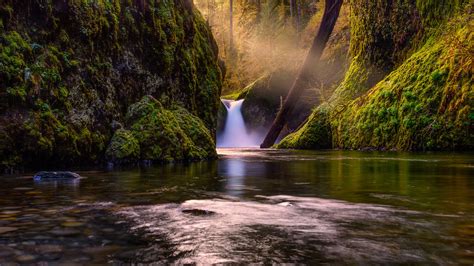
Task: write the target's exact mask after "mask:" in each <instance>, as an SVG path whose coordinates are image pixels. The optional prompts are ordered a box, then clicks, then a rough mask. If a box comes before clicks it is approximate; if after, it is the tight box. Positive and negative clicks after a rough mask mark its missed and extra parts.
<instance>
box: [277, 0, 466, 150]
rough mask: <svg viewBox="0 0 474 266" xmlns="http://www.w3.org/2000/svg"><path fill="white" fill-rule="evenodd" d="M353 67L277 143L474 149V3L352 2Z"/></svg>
mask: <svg viewBox="0 0 474 266" xmlns="http://www.w3.org/2000/svg"><path fill="white" fill-rule="evenodd" d="M350 4H351V8H352V14H351V48H350V53H351V57H352V62H351V65H350V67H349V69H348V71H347V73H346V77H345V79H344V80H343V81H342V83H341V84H340V85H339V86H338V88H337V89H336V91H335V92H334V94H333V96H332V98H331V99H330V100H329V101H328V102H327V103H325V104H323V105H321V106H319V107H318V108H316V110H315V111H314V113H313V115H312V116H311V117H310V119H309V121H308V123H306V124H305V125H304V126H303V127H302V128H301V129H300V130H299V131H297V132H295V133H294V134H292V135H290V136H288V137H287V138H286V139H285V140H283V141H282V142H281V143H280V144H279V145H278V146H279V147H281V148H306V149H312V148H347V149H363V148H374V149H396V150H457V149H472V148H473V146H474V135H473V134H474V133H473V129H474V128H473V127H474V111H473V109H472V108H473V106H474V98H473V97H474V89H473V76H472V75H473V68H472V65H473V54H474V47H473V41H474V40H473V38H474V37H473V14H472V13H473V5H472V4H471V3H468V2H466V1H444V0H430V1H416V2H415V1H402V0H398V1H364V0H352V1H351V2H350Z"/></svg>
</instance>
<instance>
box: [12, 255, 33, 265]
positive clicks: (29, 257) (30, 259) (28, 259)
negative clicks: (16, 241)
mask: <svg viewBox="0 0 474 266" xmlns="http://www.w3.org/2000/svg"><path fill="white" fill-rule="evenodd" d="M15 260H16V261H17V262H20V263H31V262H33V261H34V260H36V257H35V256H33V255H20V256H18V257H16V258H15Z"/></svg>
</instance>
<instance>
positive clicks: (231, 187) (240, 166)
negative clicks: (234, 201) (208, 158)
mask: <svg viewBox="0 0 474 266" xmlns="http://www.w3.org/2000/svg"><path fill="white" fill-rule="evenodd" d="M219 170H220V171H219V173H220V175H222V176H225V177H226V186H225V189H226V191H227V192H228V194H229V195H231V196H239V195H241V194H242V193H243V190H244V188H245V183H244V181H245V174H246V172H245V163H244V162H243V161H241V160H224V161H221V162H219Z"/></svg>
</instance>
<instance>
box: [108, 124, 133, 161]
mask: <svg viewBox="0 0 474 266" xmlns="http://www.w3.org/2000/svg"><path fill="white" fill-rule="evenodd" d="M106 154H107V158H108V159H109V160H111V161H114V162H119V163H123V162H125V163H126V162H134V161H137V160H138V159H139V158H140V145H139V143H138V140H137V139H136V138H135V136H134V135H133V133H132V132H131V131H130V130H125V129H118V130H117V131H115V133H114V135H113V137H112V140H111V141H110V144H109V147H108V148H107V152H106Z"/></svg>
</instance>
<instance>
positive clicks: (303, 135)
mask: <svg viewBox="0 0 474 266" xmlns="http://www.w3.org/2000/svg"><path fill="white" fill-rule="evenodd" d="M295 147H297V148H298V149H308V150H310V149H330V148H331V147H332V139H331V124H330V121H329V108H328V107H327V106H326V105H322V106H319V107H318V108H317V109H316V110H315V111H313V113H312V114H311V116H310V117H309V118H308V121H307V122H306V123H304V125H303V126H302V128H300V129H298V130H297V131H296V132H294V133H292V134H290V135H288V136H287V137H286V138H284V139H283V140H282V141H281V142H280V143H279V144H277V145H276V148H279V149H291V148H295Z"/></svg>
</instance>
